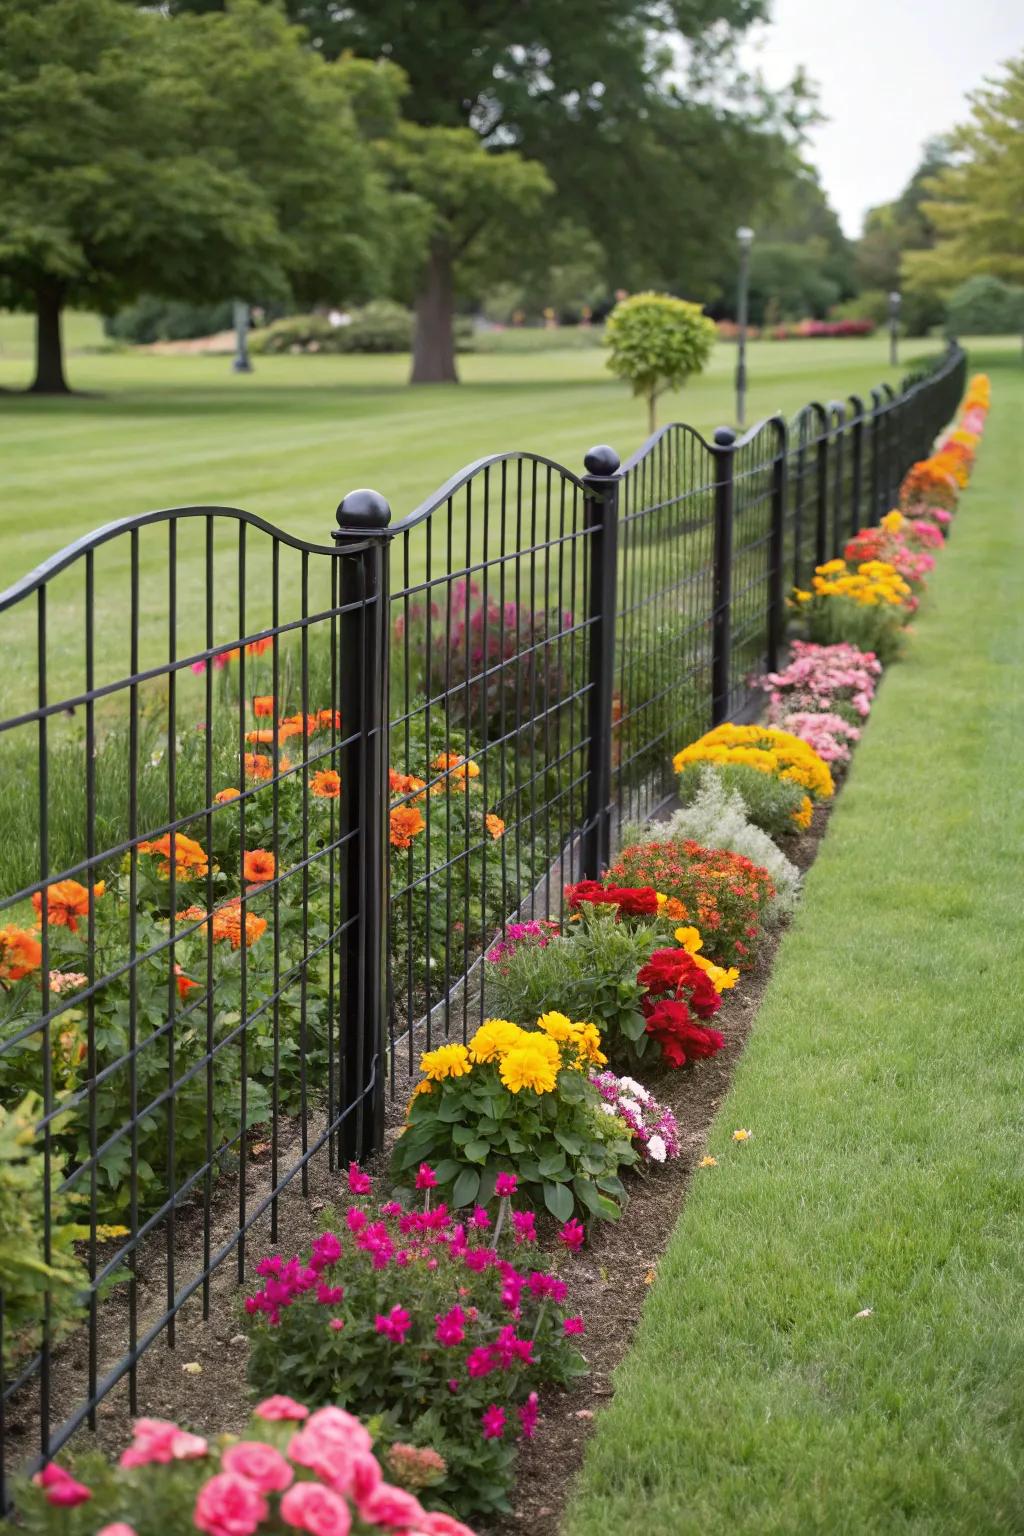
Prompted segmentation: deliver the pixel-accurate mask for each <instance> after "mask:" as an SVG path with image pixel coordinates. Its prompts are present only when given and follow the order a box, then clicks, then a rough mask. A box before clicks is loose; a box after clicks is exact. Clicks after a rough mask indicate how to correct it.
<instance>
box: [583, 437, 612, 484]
mask: <svg viewBox="0 0 1024 1536" xmlns="http://www.w3.org/2000/svg"><path fill="white" fill-rule="evenodd" d="M583 463H584V464H585V466H586V469H587V473H588V474H590V475H598V476H599V477H600V478H601V479H602V480H607V479H608V478H609V477H610V476H611V475H614V474H617V473H618V468H619V456H618V454H617V453H616V452H615V449H614V448H609V446H608V444H607V443H598V444H597V445H596V446H595V447H593V448H591V450H590V452H589V453H588V454H585V455H584V459H583Z"/></svg>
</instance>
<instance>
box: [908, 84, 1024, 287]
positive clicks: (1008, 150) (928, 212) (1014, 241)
mask: <svg viewBox="0 0 1024 1536" xmlns="http://www.w3.org/2000/svg"><path fill="white" fill-rule="evenodd" d="M971 108H972V110H971V116H970V118H969V119H968V121H967V122H966V123H964V124H963V125H962V126H961V127H959V128H957V129H956V130H955V132H954V133H953V135H952V137H951V140H950V146H951V160H950V163H949V164H948V165H947V166H945V167H944V168H942V169H941V170H939V171H938V173H937V174H936V175H934V176H932V177H930V178H929V179H928V181H927V183H926V187H925V191H926V197H925V200H924V201H923V203H922V210H923V212H924V214H925V216H926V217H927V218H928V219H930V221H931V223H932V225H933V226H934V228H935V232H936V241H935V245H934V247H933V249H932V250H930V251H920V252H917V253H911V254H909V255H908V256H907V257H906V260H905V269H906V272H907V275H908V277H909V278H910V279H912V281H913V282H914V283H916V284H921V285H923V286H930V287H935V288H938V289H939V290H942V291H945V290H948V289H949V288H951V287H953V286H954V285H955V284H957V283H959V282H962V281H963V280H964V279H965V278H969V277H973V276H974V275H975V274H978V273H986V274H988V275H990V276H992V277H998V278H1002V279H1004V280H1006V281H1008V282H1020V281H1021V280H1022V279H1024V54H1021V55H1020V56H1019V57H1017V58H1015V59H1011V60H1010V61H1009V63H1007V64H1006V65H1005V66H1004V72H1003V74H1002V75H1001V76H1000V77H999V78H998V79H996V80H992V81H989V82H988V83H987V84H986V85H985V86H984V87H982V89H981V90H979V91H976V92H975V93H974V94H973V96H972V97H971Z"/></svg>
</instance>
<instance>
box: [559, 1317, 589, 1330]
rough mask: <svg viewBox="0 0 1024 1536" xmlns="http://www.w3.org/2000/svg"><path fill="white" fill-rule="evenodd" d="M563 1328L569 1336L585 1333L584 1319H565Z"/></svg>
mask: <svg viewBox="0 0 1024 1536" xmlns="http://www.w3.org/2000/svg"><path fill="white" fill-rule="evenodd" d="M562 1327H563V1329H564V1330H565V1332H566V1333H567V1334H572V1333H582V1332H583V1331H584V1322H583V1319H582V1317H564V1318H563V1319H562Z"/></svg>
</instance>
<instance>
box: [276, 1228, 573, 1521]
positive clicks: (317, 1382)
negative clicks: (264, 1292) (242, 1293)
mask: <svg viewBox="0 0 1024 1536" xmlns="http://www.w3.org/2000/svg"><path fill="white" fill-rule="evenodd" d="M349 1215H350V1218H353V1219H358V1218H362V1221H363V1226H362V1227H361V1228H360V1229H359V1231H362V1232H363V1233H364V1234H369V1236H366V1237H365V1243H364V1246H360V1243H361V1242H363V1241H364V1239H362V1238H360V1236H359V1231H357V1230H356V1229H355V1228H354V1227H353V1236H354V1238H355V1241H353V1236H350V1235H349V1232H348V1231H346V1230H345V1225H344V1224H343V1223H340V1222H339V1223H337V1224H338V1225H339V1228H340V1230H341V1232H342V1234H343V1235H342V1237H341V1238H340V1239H335V1238H334V1236H333V1234H330V1233H328V1234H327V1236H326V1238H324V1237H321V1238H320V1239H318V1240H315V1241H314V1243H313V1247H312V1252H311V1255H310V1258H309V1259H306V1258H305V1256H304V1259H303V1263H304V1264H306V1263H310V1261H311V1267H312V1268H313V1269H315V1270H316V1271H317V1273H318V1276H319V1282H320V1285H321V1286H323V1287H325V1292H321V1291H320V1290H319V1289H308V1290H304V1291H294V1292H292V1294H291V1296H290V1299H289V1300H287V1301H284V1302H277V1303H271V1304H270V1305H272V1306H273V1313H272V1316H271V1318H270V1319H269V1320H268V1317H267V1314H266V1313H263V1312H259V1311H257V1312H255V1313H254V1314H253V1319H252V1325H251V1329H250V1341H251V1348H250V1352H249V1362H248V1374H249V1382H250V1384H251V1386H252V1389H253V1391H254V1393H258V1394H259V1395H260V1396H261V1397H262V1396H264V1395H265V1394H266V1393H268V1392H280V1393H283V1394H287V1395H289V1396H298V1397H299V1398H301V1400H302V1401H303V1402H305V1403H308V1404H310V1405H311V1406H317V1405H320V1404H328V1403H330V1404H336V1405H338V1406H340V1407H345V1408H348V1409H349V1410H350V1411H351V1412H354V1413H358V1414H360V1415H361V1416H362V1417H366V1418H370V1420H371V1422H372V1426H373V1429H374V1434H375V1438H376V1441H377V1445H378V1451H377V1454H378V1455H381V1454H382V1449H381V1448H382V1447H390V1446H392V1445H394V1443H395V1442H396V1441H398V1442H399V1443H402V1444H412V1445H414V1446H420V1447H423V1446H429V1447H430V1448H431V1449H433V1450H435V1451H437V1452H438V1453H439V1454H440V1455H441V1456H442V1457H443V1458H444V1461H445V1463H446V1465H445V1468H444V1471H443V1473H442V1475H441V1476H440V1477H439V1478H438V1480H437V1481H436V1482H435V1483H434V1485H433V1489H432V1499H431V1501H432V1500H433V1497H434V1496H436V1497H437V1498H439V1499H440V1500H442V1501H443V1502H444V1503H445V1504H446V1505H451V1506H452V1507H454V1508H455V1509H456V1510H457V1511H458V1512H459V1513H460V1514H463V1515H472V1514H477V1513H486V1512H491V1513H493V1512H494V1511H496V1510H507V1508H508V1493H509V1491H510V1488H511V1485H512V1480H513V1475H514V1469H515V1460H516V1442H517V1440H518V1439H519V1434H518V1431H519V1424H518V1423H517V1409H519V1408H522V1407H524V1406H525V1405H526V1404H527V1399H528V1397H529V1395H530V1393H531V1392H537V1391H538V1390H539V1389H541V1388H543V1387H545V1386H549V1385H550V1386H559V1387H564V1386H567V1385H568V1384H569V1383H571V1382H572V1381H574V1380H575V1379H577V1378H578V1377H579V1376H581V1375H584V1374H585V1372H586V1366H585V1364H584V1362H583V1359H582V1357H581V1356H580V1353H579V1351H578V1349H576V1347H575V1345H574V1341H573V1338H572V1336H571V1335H570V1334H567V1333H566V1332H565V1329H564V1328H563V1319H564V1317H565V1316H566V1312H567V1308H566V1306H565V1305H563V1304H562V1300H555V1299H553V1293H554V1294H557V1295H558V1296H559V1297H560V1298H562V1299H563V1300H564V1295H565V1289H566V1287H565V1283H564V1281H560V1280H558V1279H557V1278H556V1277H555V1276H553V1275H552V1276H550V1277H549V1276H548V1275H547V1273H546V1271H545V1270H544V1269H543V1268H542V1267H540V1266H535V1265H534V1263H533V1261H532V1258H531V1260H530V1261H528V1262H527V1264H526V1266H525V1267H524V1268H521V1269H520V1268H519V1267H517V1261H519V1262H521V1261H522V1260H521V1256H522V1254H523V1248H522V1246H521V1243H520V1240H519V1237H518V1236H517V1237H516V1238H515V1241H514V1242H513V1227H512V1222H511V1220H510V1216H511V1212H510V1209H509V1201H508V1200H507V1199H506V1200H503V1201H502V1202H501V1206H500V1213H499V1216H498V1221H499V1223H500V1229H496V1228H494V1227H493V1226H492V1223H491V1222H488V1227H489V1228H491V1230H488V1229H487V1228H477V1227H473V1226H471V1227H470V1228H469V1229H468V1237H467V1239H466V1240H465V1246H464V1247H460V1245H459V1244H458V1243H456V1244H455V1247H454V1250H453V1249H452V1248H451V1247H450V1246H449V1240H450V1239H451V1238H452V1235H453V1226H454V1222H453V1219H452V1218H448V1219H447V1220H445V1219H444V1218H443V1216H442V1215H441V1214H440V1213H438V1212H436V1211H435V1212H432V1213H430V1215H429V1216H427V1215H426V1214H425V1213H421V1212H420V1211H409V1212H406V1213H399V1212H397V1211H392V1212H390V1213H387V1214H385V1215H384V1216H383V1217H381V1216H379V1215H378V1214H377V1212H376V1211H374V1210H373V1209H368V1208H367V1207H366V1206H363V1205H358V1206H350V1207H349ZM367 1218H368V1219H369V1223H370V1224H372V1225H368V1222H367ZM332 1220H333V1218H332V1217H331V1216H330V1215H328V1218H327V1222H326V1223H325V1225H326V1226H328V1227H329V1226H330V1224H331V1222H332ZM370 1236H372V1238H373V1241H370ZM325 1241H327V1242H329V1243H330V1244H331V1247H330V1249H329V1250H327V1251H328V1252H329V1253H331V1254H333V1253H334V1252H335V1251H336V1249H337V1248H338V1247H340V1249H341V1252H340V1254H339V1255H338V1257H337V1258H335V1259H331V1260H330V1261H329V1262H325V1259H324V1256H323V1255H324V1252H325V1250H324V1249H323V1247H322V1245H323V1243H324V1242H325ZM495 1246H496V1248H497V1251H498V1252H499V1254H500V1255H501V1259H500V1266H499V1265H495V1264H493V1263H488V1262H487V1259H486V1257H485V1253H484V1252H482V1250H487V1249H488V1248H492V1247H495ZM527 1251H528V1250H527ZM398 1252H404V1254H405V1259H406V1262H404V1263H402V1264H399V1263H396V1262H394V1259H393V1255H394V1254H396V1253H398ZM473 1255H477V1256H479V1257H480V1259H481V1262H480V1264H479V1265H477V1264H475V1263H474V1261H473V1257H471V1256H473ZM378 1256H379V1257H380V1259H382V1260H383V1262H376V1263H375V1258H377V1257H378ZM388 1260H390V1262H388ZM467 1260H468V1262H467ZM273 1265H276V1266H277V1270H276V1275H275V1271H274V1269H273V1268H271V1267H270V1266H273ZM282 1268H283V1266H282V1264H281V1261H280V1260H279V1259H277V1260H275V1259H270V1260H266V1259H265V1260H263V1262H262V1264H261V1265H260V1266H259V1271H260V1273H261V1274H263V1275H264V1277H265V1278H266V1279H267V1280H268V1281H269V1282H270V1283H271V1287H272V1288H273V1289H274V1292H275V1294H276V1295H277V1296H278V1297H280V1296H281V1293H282V1292H285V1294H287V1293H288V1291H289V1290H290V1286H289V1283H288V1279H287V1274H288V1271H287V1270H286V1269H285V1271H284V1275H285V1278H284V1279H283V1280H281V1279H278V1278H277V1276H279V1275H281V1272H282ZM530 1271H533V1273H535V1274H538V1275H540V1274H543V1275H544V1280H545V1284H544V1286H541V1285H539V1284H537V1282H536V1281H535V1282H534V1284H533V1286H532V1287H531V1285H530V1284H529V1283H528V1277H529V1273H530ZM510 1286H512V1287H514V1289H515V1294H516V1297H517V1303H518V1304H517V1309H516V1310H515V1312H514V1313H513V1311H512V1310H511V1309H510V1307H509V1306H508V1305H507V1304H506V1302H505V1300H504V1299H503V1298H504V1297H505V1296H506V1295H507V1294H508V1288H509V1287H510ZM339 1287H340V1288H342V1290H343V1295H339V1294H338V1290H337V1288H339ZM325 1294H327V1295H330V1297H331V1299H329V1300H326V1299H324V1296H325ZM257 1299H258V1300H259V1299H260V1298H257ZM395 1308H398V1309H400V1311H401V1313H402V1314H404V1318H405V1321H406V1322H407V1324H408V1327H407V1328H401V1327H400V1329H399V1332H400V1337H397V1338H396V1337H393V1336H391V1335H389V1334H388V1333H386V1332H381V1331H380V1330H379V1329H378V1328H377V1326H376V1320H377V1318H378V1317H380V1318H386V1319H390V1318H391V1317H392V1315H393V1309H395ZM248 1310H250V1311H251V1310H252V1303H250V1305H249V1309H248ZM442 1318H445V1319H447V1321H448V1327H449V1330H450V1331H449V1332H444V1331H443V1330H442V1329H439V1327H438V1320H439V1319H442ZM332 1320H333V1321H336V1322H340V1323H341V1324H342V1325H343V1326H342V1327H340V1328H331V1327H330V1322H331V1321H332ZM439 1333H440V1335H441V1336H440V1337H439V1336H438V1335H439ZM512 1338H514V1339H517V1340H520V1341H529V1344H528V1345H527V1344H525V1343H519V1344H518V1345H517V1346H516V1348H513V1346H512V1345H511V1343H510V1339H512ZM471 1356H472V1358H473V1360H474V1361H475V1362H477V1363H478V1373H476V1374H470V1373H469V1372H468V1371H467V1369H466V1366H467V1360H469V1359H470V1357H471ZM499 1362H504V1363H503V1364H500V1363H499ZM452 1381H456V1382H457V1388H456V1389H455V1390H453V1388H452V1387H451V1385H450V1383H451V1382H452ZM491 1405H495V1406H497V1407H499V1408H502V1409H503V1410H504V1411H505V1413H506V1415H507V1419H508V1423H507V1427H506V1430H505V1433H504V1434H503V1435H501V1436H498V1437H495V1438H493V1439H485V1438H484V1437H483V1435H482V1434H481V1417H482V1415H483V1413H484V1410H485V1409H487V1408H488V1407H490V1406H491Z"/></svg>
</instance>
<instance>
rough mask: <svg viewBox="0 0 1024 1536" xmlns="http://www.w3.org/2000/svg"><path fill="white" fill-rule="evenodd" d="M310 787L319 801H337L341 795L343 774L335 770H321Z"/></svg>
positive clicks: (315, 775)
mask: <svg viewBox="0 0 1024 1536" xmlns="http://www.w3.org/2000/svg"><path fill="white" fill-rule="evenodd" d="M309 787H310V789H311V790H312V792H313V794H314V795H316V797H317V799H318V800H337V799H338V797H339V796H340V794H341V774H340V773H335V771H334V769H333V768H321V769H320V772H319V773H314V775H313V777H312V778H311V779H310V781H309Z"/></svg>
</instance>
